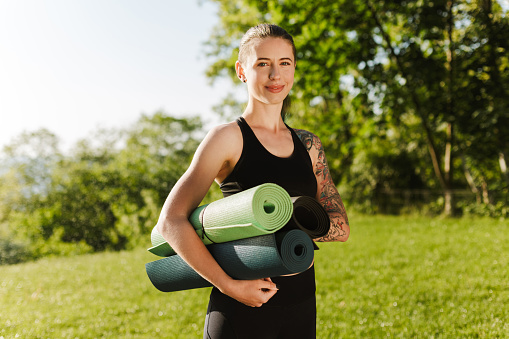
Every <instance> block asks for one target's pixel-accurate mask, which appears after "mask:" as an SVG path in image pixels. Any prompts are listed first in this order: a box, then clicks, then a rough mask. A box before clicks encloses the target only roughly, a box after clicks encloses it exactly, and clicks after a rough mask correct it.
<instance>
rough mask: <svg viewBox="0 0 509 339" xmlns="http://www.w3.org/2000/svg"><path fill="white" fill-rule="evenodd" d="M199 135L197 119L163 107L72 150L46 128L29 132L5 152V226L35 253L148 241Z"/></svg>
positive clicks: (122, 246)
mask: <svg viewBox="0 0 509 339" xmlns="http://www.w3.org/2000/svg"><path fill="white" fill-rule="evenodd" d="M201 136H202V129H201V122H200V120H199V118H190V119H177V118H174V117H171V116H168V115H166V114H164V113H162V112H157V113H155V114H153V115H152V116H147V115H143V116H142V117H141V118H140V119H139V120H138V121H137V122H136V123H135V124H133V125H132V126H131V127H129V128H127V129H122V130H117V129H113V130H105V129H103V130H98V131H97V132H96V133H95V134H94V135H92V136H91V137H90V138H87V139H83V140H81V141H80V142H78V143H77V144H76V146H75V147H74V148H73V149H72V150H71V151H70V153H69V154H68V155H62V154H60V152H59V151H58V148H57V147H56V140H55V138H54V136H53V135H52V134H51V133H49V132H47V131H42V132H37V133H33V134H30V135H24V136H23V137H22V138H20V139H19V140H18V141H16V142H15V143H13V144H12V145H10V146H9V147H7V148H6V150H5V152H4V156H5V159H6V162H5V164H8V165H5V169H4V171H3V172H2V175H0V181H1V182H2V183H6V182H8V181H9V180H11V181H9V182H10V183H9V186H8V188H7V189H5V188H4V186H2V188H1V189H0V198H1V199H2V200H1V204H0V206H1V207H2V210H1V214H0V216H1V222H2V228H3V229H4V231H5V232H6V233H9V234H10V235H13V237H16V238H17V239H19V240H21V241H23V242H24V243H26V244H28V245H29V246H30V248H31V250H32V255H33V256H34V257H40V256H43V255H47V254H52V253H55V254H59V253H82V252H89V251H101V250H105V249H113V250H119V249H125V248H129V247H132V246H135V245H137V244H139V243H141V242H143V243H147V242H148V240H147V239H148V238H147V237H146V235H147V234H149V233H150V231H151V230H152V227H153V226H154V225H155V223H156V221H157V218H158V215H159V210H160V208H161V206H162V204H163V202H164V200H165V198H166V195H167V194H168V192H169V190H170V189H171V187H172V186H173V185H174V184H175V182H176V181H177V179H178V178H179V177H180V176H181V174H182V173H183V171H184V170H185V169H186V168H187V166H188V164H189V163H190V161H191V157H192V154H193V153H194V150H195V148H196V147H197V145H198V140H199V139H200V138H201ZM13 178H14V179H16V180H15V181H12V179H13ZM7 230H8V232H7ZM142 235H143V237H142Z"/></svg>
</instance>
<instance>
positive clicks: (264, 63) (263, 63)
mask: <svg viewBox="0 0 509 339" xmlns="http://www.w3.org/2000/svg"><path fill="white" fill-rule="evenodd" d="M258 66H267V63H266V62H260V63H259V64H258Z"/></svg>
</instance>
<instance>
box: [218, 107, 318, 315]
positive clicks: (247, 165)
mask: <svg viewBox="0 0 509 339" xmlns="http://www.w3.org/2000/svg"><path fill="white" fill-rule="evenodd" d="M237 124H238V125H239V127H240V130H241V132H242V138H243V148H242V154H241V156H240V158H239V161H238V162H237V164H236V165H235V167H234V168H233V171H232V172H231V173H230V174H229V175H228V176H227V177H226V179H225V180H224V181H223V182H222V183H221V185H220V188H221V191H222V192H223V195H224V196H225V197H227V196H229V195H232V194H235V193H238V192H241V191H244V190H246V189H249V188H251V187H255V186H258V185H261V184H263V183H268V182H270V183H275V184H277V185H279V186H281V187H283V188H284V189H285V190H286V191H287V192H288V193H289V194H290V196H292V197H295V196H302V195H307V196H310V197H313V198H315V197H316V190H317V183H316V177H315V175H314V173H313V164H312V162H311V158H310V157H309V153H308V151H307V150H306V148H305V147H304V144H303V143H302V142H301V141H300V139H299V137H298V136H297V134H296V133H295V131H294V130H293V129H291V128H290V127H289V126H288V125H287V126H286V127H287V128H288V129H289V130H290V133H291V134H292V139H293V153H292V154H291V155H290V156H289V157H288V158H280V157H277V156H275V155H273V154H272V153H270V152H269V151H268V150H267V149H266V148H265V147H264V146H263V145H262V144H261V143H260V141H259V140H258V138H256V135H255V134H254V132H253V130H252V129H251V127H249V125H248V124H247V122H246V120H244V118H243V117H239V118H238V119H237ZM271 279H272V281H273V282H274V283H276V284H277V285H279V291H278V292H277V293H276V294H275V295H274V296H273V297H272V298H271V299H270V300H269V301H268V302H267V303H266V304H265V305H264V306H268V307H272V306H288V305H292V304H295V303H298V302H302V301H304V300H306V299H308V298H310V297H313V296H314V295H315V289H316V288H315V272H314V265H313V266H312V267H311V268H310V269H308V270H307V271H305V272H302V273H300V274H297V275H293V276H283V277H272V278H271ZM212 294H213V295H216V297H215V298H226V299H230V298H229V297H227V296H225V295H221V292H219V290H217V289H213V292H212ZM231 301H233V299H231Z"/></svg>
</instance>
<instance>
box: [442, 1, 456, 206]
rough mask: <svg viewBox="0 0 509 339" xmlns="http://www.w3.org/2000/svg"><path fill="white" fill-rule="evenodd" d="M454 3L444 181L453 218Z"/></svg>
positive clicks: (449, 34)
mask: <svg viewBox="0 0 509 339" xmlns="http://www.w3.org/2000/svg"><path fill="white" fill-rule="evenodd" d="M453 6H454V1H453V0H450V1H448V2H447V7H448V9H447V39H448V42H449V46H448V47H449V48H448V50H447V66H448V68H449V72H448V77H447V78H448V79H447V80H448V81H447V82H448V86H447V120H448V123H447V130H446V135H447V140H446V144H445V155H444V181H445V192H444V201H445V204H444V214H445V215H447V216H452V215H453V214H454V205H455V204H454V196H453V194H452V190H453V145H454V125H453V122H454V116H455V107H454V80H455V76H454V72H455V69H454V68H455V67H454V41H453V36H452V30H453V25H454V20H453V12H452V9H453Z"/></svg>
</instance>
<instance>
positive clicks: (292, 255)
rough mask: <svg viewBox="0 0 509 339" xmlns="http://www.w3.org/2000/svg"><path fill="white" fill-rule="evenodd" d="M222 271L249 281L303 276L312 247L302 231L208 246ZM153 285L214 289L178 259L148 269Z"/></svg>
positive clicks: (170, 288) (171, 288)
mask: <svg viewBox="0 0 509 339" xmlns="http://www.w3.org/2000/svg"><path fill="white" fill-rule="evenodd" d="M207 248H208V250H209V251H210V253H211V254H212V256H213V257H214V258H215V259H216V261H217V263H218V264H219V265H220V266H221V267H222V268H223V270H224V271H225V272H226V273H227V274H228V275H229V276H231V277H232V278H234V279H242V280H250V279H261V278H267V277H275V276H280V275H286V274H292V273H300V272H303V271H305V270H306V269H308V268H309V267H310V266H311V263H312V262H313V257H314V253H313V243H312V241H311V239H310V238H309V236H308V235H307V234H306V233H304V232H303V231H301V230H291V231H288V232H278V233H275V234H268V235H261V236H257V237H253V238H248V239H241V240H236V241H230V242H226V243H222V244H213V245H209V246H207ZM145 268H146V271H147V275H148V277H149V279H150V281H151V282H152V284H153V285H154V286H155V287H156V288H157V289H158V290H160V291H163V292H173V291H182V290H189V289H194V288H202V287H209V286H212V285H211V284H210V283H209V282H208V281H207V280H205V279H203V278H202V277H201V276H200V275H199V274H198V273H196V271H194V270H193V269H192V268H191V267H190V266H189V265H188V264H187V263H186V262H185V261H184V260H183V259H182V258H181V257H180V256H179V255H172V256H170V257H167V258H164V259H159V260H156V261H153V262H150V263H147V264H146V265H145Z"/></svg>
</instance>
